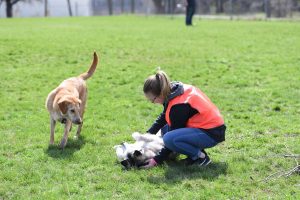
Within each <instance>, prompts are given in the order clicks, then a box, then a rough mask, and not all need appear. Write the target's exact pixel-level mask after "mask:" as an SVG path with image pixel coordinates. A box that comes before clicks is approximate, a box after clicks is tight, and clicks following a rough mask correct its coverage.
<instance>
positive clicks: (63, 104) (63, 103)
mask: <svg viewBox="0 0 300 200" xmlns="http://www.w3.org/2000/svg"><path fill="white" fill-rule="evenodd" d="M57 104H58V107H59V109H60V111H61V112H62V114H66V112H67V110H68V102H67V101H66V100H65V99H62V100H60V101H59V102H58V103H57Z"/></svg>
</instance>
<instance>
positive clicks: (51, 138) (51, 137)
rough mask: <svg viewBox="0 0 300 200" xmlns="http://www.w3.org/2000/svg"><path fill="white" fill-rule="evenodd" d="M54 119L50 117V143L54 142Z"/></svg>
mask: <svg viewBox="0 0 300 200" xmlns="http://www.w3.org/2000/svg"><path fill="white" fill-rule="evenodd" d="M55 124H56V121H55V120H54V119H52V118H50V142H49V143H50V145H53V144H54V131H55Z"/></svg>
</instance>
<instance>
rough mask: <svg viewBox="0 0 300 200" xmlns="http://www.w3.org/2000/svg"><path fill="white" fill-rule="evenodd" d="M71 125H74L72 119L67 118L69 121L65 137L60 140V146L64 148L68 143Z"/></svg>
mask: <svg viewBox="0 0 300 200" xmlns="http://www.w3.org/2000/svg"><path fill="white" fill-rule="evenodd" d="M71 126H72V122H71V121H70V120H67V122H66V124H65V131H64V136H63V138H62V139H61V142H60V148H62V149H64V148H65V146H66V144H67V141H68V136H69V130H70V127H71Z"/></svg>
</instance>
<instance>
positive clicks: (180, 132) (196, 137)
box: [162, 127, 218, 160]
mask: <svg viewBox="0 0 300 200" xmlns="http://www.w3.org/2000/svg"><path fill="white" fill-rule="evenodd" d="M167 128H168V127H164V128H162V133H163V141H164V143H165V146H166V147H167V148H168V149H170V150H172V151H175V152H177V153H180V154H184V155H187V156H188V157H190V158H191V159H193V160H195V159H197V158H198V157H199V153H200V151H201V150H203V149H206V148H210V147H213V146H215V145H217V144H218V143H217V142H216V141H215V140H214V139H213V138H211V137H209V136H208V135H207V134H206V133H205V132H204V131H201V130H200V129H198V128H180V129H175V130H173V131H169V132H166V133H165V134H164V132H165V131H166V129H167Z"/></svg>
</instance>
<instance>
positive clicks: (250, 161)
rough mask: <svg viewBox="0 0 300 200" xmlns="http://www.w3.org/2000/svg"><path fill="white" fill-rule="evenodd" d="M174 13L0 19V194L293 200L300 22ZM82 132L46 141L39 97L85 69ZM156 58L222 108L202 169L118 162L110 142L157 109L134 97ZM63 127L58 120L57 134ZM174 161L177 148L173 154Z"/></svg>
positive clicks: (298, 150) (140, 126) (299, 132)
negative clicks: (190, 17) (215, 141)
mask: <svg viewBox="0 0 300 200" xmlns="http://www.w3.org/2000/svg"><path fill="white" fill-rule="evenodd" d="M196 23H197V25H196V26H195V27H191V28H187V27H185V26H184V21H183V19H181V18H178V19H173V20H171V19H170V18H164V17H148V18H147V17H143V16H140V17H134V16H118V17H86V18H48V19H1V20H0V27H1V28H0V80H1V84H0V98H1V99H0V134H1V137H0V199H297V198H299V197H300V192H299V191H300V179H299V174H296V173H294V174H292V175H291V176H289V177H283V176H282V177H277V176H274V179H271V180H269V181H267V180H266V178H267V177H268V176H269V175H272V174H274V173H276V172H280V171H282V172H286V171H288V170H289V169H291V168H292V167H294V166H296V165H297V163H296V161H298V162H300V160H299V158H298V160H294V159H293V158H287V157H284V155H291V154H298V155H299V154H300V54H299V53H300V51H299V50H300V34H299V33H300V24H299V23H297V22H266V21H206V20H201V21H200V20H196ZM94 50H96V51H97V52H98V53H99V54H100V57H101V60H100V65H98V69H97V71H96V72H95V74H94V76H93V77H92V78H91V79H89V80H88V81H87V85H88V88H89V96H88V104H87V108H86V112H85V119H84V126H83V129H82V137H81V138H80V139H79V140H74V139H73V136H74V134H75V130H76V127H75V126H74V127H73V130H72V133H71V135H70V137H69V141H68V145H67V147H66V148H65V150H64V151H62V150H60V149H59V148H58V147H56V146H55V147H49V146H48V143H49V132H50V131H49V130H50V126H49V116H48V112H47V110H46V109H45V106H44V104H45V100H46V97H47V94H48V93H49V92H50V91H51V90H52V89H54V88H55V87H56V86H57V85H58V84H59V83H60V82H61V81H62V80H64V79H65V78H67V77H72V76H77V75H79V74H80V73H82V72H84V71H86V70H87V69H88V67H89V66H90V63H91V60H92V53H93V51H94ZM157 66H160V67H161V69H163V70H164V71H166V72H167V73H168V74H169V76H170V77H171V79H172V80H180V81H182V82H185V83H189V84H194V85H196V86H198V87H199V88H201V89H202V90H203V91H204V92H205V93H206V94H207V95H208V96H209V97H210V98H211V99H212V101H213V102H214V103H215V104H216V105H217V106H218V107H219V109H220V110H221V112H222V114H223V116H224V118H225V121H226V124H227V127H228V129H227V135H226V136H227V137H226V141H225V142H224V143H222V144H220V145H218V146H217V147H215V148H212V149H208V153H209V154H210V157H211V158H212V160H213V164H211V165H210V166H209V167H206V168H197V167H184V166H182V165H181V164H178V163H169V164H168V165H163V166H161V167H157V168H154V169H150V170H131V171H124V170H122V169H121V166H120V165H119V164H118V163H117V162H116V155H115V152H114V149H113V146H114V145H116V144H119V143H120V142H122V141H132V138H131V133H132V132H134V131H140V132H145V131H146V130H147V129H148V127H150V125H151V124H152V122H153V121H154V120H155V119H156V117H157V115H158V114H159V113H160V112H161V111H162V107H160V106H159V105H153V104H151V103H150V102H148V101H146V99H145V98H144V96H143V92H142V86H143V82H144V80H145V78H146V77H147V76H149V75H151V74H153V73H154V72H155V71H156V68H157ZM62 134H63V128H62V126H61V125H60V124H58V126H56V135H55V143H56V144H57V145H58V144H59V141H60V139H61V138H62ZM182 158H183V157H182ZM270 178H271V177H270Z"/></svg>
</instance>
